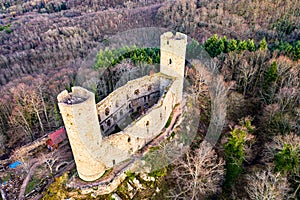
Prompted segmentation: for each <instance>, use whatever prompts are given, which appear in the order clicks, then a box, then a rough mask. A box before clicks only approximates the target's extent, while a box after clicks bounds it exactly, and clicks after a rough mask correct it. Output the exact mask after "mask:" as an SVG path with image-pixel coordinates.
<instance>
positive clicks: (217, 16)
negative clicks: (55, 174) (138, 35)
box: [0, 0, 300, 200]
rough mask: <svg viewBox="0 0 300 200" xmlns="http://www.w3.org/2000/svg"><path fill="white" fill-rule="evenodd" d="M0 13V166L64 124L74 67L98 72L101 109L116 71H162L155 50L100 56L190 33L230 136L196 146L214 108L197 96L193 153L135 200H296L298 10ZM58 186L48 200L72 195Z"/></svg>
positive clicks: (12, 6)
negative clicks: (130, 37)
mask: <svg viewBox="0 0 300 200" xmlns="http://www.w3.org/2000/svg"><path fill="white" fill-rule="evenodd" d="M0 12H1V14H0V88H1V89H0V94H1V98H0V158H1V159H5V158H8V157H9V156H10V155H11V154H12V153H13V152H14V151H15V149H18V148H20V147H21V146H23V145H25V144H28V143H31V142H33V141H34V140H36V139H37V138H39V137H41V136H43V135H45V134H46V133H48V132H50V131H53V130H56V129H57V128H58V127H60V126H62V125H63V123H62V119H61V116H60V113H59V109H58V106H57V100H56V96H57V94H58V93H60V92H61V91H62V90H64V89H67V90H70V88H71V87H72V86H74V85H78V84H79V83H78V78H76V77H78V73H82V71H80V69H82V67H85V68H86V69H87V70H86V71H84V73H88V74H89V73H91V74H92V73H95V72H98V71H101V72H103V73H102V74H103V77H99V81H98V83H97V85H96V86H95V87H94V88H93V90H94V92H95V94H96V98H97V101H99V100H101V99H103V98H104V97H105V96H107V95H108V94H109V93H110V92H112V91H113V89H114V85H115V84H116V83H117V82H118V80H119V79H120V77H121V76H122V69H126V70H127V69H129V68H135V67H136V66H137V65H139V63H147V64H158V63H159V59H160V55H159V49H158V48H137V47H136V46H130V47H129V46H125V47H122V48H118V49H107V48H106V46H107V45H108V43H109V40H108V39H107V38H109V37H110V36H113V35H115V34H117V33H119V32H123V31H127V30H130V29H135V28H143V27H161V28H166V29H168V30H170V31H179V32H182V33H185V34H187V35H188V36H189V37H190V38H192V39H193V40H192V41H190V42H189V44H188V51H193V46H197V47H199V48H201V49H203V50H205V51H206V52H207V53H208V55H209V56H210V57H211V59H212V60H213V62H214V63H216V67H217V71H218V73H219V74H220V75H221V76H222V81H223V82H224V85H226V86H228V92H227V94H226V97H227V99H228V102H227V111H226V113H224V114H225V115H226V126H225V127H223V130H222V132H221V133H220V135H221V137H220V138H219V140H218V142H217V144H216V145H215V146H211V145H210V144H209V143H208V142H206V141H205V140H204V138H205V135H204V134H205V132H206V130H207V129H208V126H209V120H210V117H211V114H212V113H211V110H210V109H209V108H211V106H212V105H211V99H210V96H209V94H204V93H203V94H202V95H203V96H200V97H199V102H198V106H199V108H198V109H199V110H200V111H199V113H200V114H199V118H200V124H199V126H198V127H196V128H198V129H199V130H198V132H197V134H198V136H197V137H196V138H195V140H194V141H193V143H192V145H191V147H190V148H189V149H188V150H187V151H186V152H185V153H184V154H183V155H182V157H180V158H178V159H177V160H176V161H175V162H174V163H172V164H171V165H170V166H168V167H165V168H163V169H161V170H159V171H157V172H156V173H154V174H151V175H152V176H154V177H155V180H156V182H155V184H154V185H155V187H156V186H157V187H158V188H159V191H158V192H157V191H156V190H155V189H149V191H152V190H153V191H152V192H146V191H145V190H141V191H139V192H138V193H137V194H136V196H135V197H134V199H143V198H144V199H150V197H152V196H153V194H154V193H155V194H156V195H155V197H153V198H154V199H224V200H225V199H266V200H267V199H270V200H271V199H300V165H299V162H300V161H299V159H300V135H299V134H300V1H299V0H294V1H291V0H285V1H283V0H261V1H258V0H247V1H246V0H228V1H219V0H203V1H200V0H176V1H163V0H134V1H129V0H123V1H120V0H104V1H100V0H88V1H83V0H69V1H66V0H47V1H46V0H26V1H20V0H9V1H6V0H1V1H0ZM124 52H126V53H124ZM186 65H187V66H186V69H189V70H188V71H187V73H186V74H187V76H188V78H190V79H194V80H197V79H198V78H199V76H200V75H199V74H197V72H196V71H195V70H194V68H193V66H192V63H186ZM204 87H205V86H204ZM197 112H198V111H197ZM197 112H196V113H197ZM134 176H136V177H138V176H139V175H137V174H134V173H129V174H128V180H131V178H132V177H134ZM64 178H65V177H64V176H61V177H59V178H57V179H56V181H55V182H54V183H53V184H52V185H51V186H50V187H49V188H48V190H47V192H46V193H45V199H51V198H52V199H61V198H67V197H68V198H69V197H70V196H68V195H69V194H67V192H66V191H64V189H65V188H64V186H62V184H61V182H64V181H65V180H64ZM150 188H151V187H150ZM124 190H126V187H125V189H124V188H123V189H122V185H121V189H120V188H119V190H118V191H117V193H118V194H119V196H121V197H122V198H123V199H130V197H129V196H127V194H126V191H124ZM57 191H61V193H60V194H61V195H63V196H61V197H57V198H54V197H53V195H52V196H51V194H54V193H56V192H57ZM63 191H64V192H63ZM47 195H48V196H47ZM109 198H110V197H109V196H103V199H109ZM87 199H88V197H87Z"/></svg>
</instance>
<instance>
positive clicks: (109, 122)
mask: <svg viewBox="0 0 300 200" xmlns="http://www.w3.org/2000/svg"><path fill="white" fill-rule="evenodd" d="M106 124H107V126H108V127H110V125H111V121H110V119H109V120H107V122H106Z"/></svg>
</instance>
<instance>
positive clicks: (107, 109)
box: [105, 108, 109, 116]
mask: <svg viewBox="0 0 300 200" xmlns="http://www.w3.org/2000/svg"><path fill="white" fill-rule="evenodd" d="M105 115H106V116H107V115H109V108H105Z"/></svg>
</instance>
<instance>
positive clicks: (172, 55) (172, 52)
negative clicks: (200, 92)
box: [160, 32, 187, 103]
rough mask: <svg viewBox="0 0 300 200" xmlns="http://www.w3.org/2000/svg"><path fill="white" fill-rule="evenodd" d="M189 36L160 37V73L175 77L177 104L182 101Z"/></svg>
mask: <svg viewBox="0 0 300 200" xmlns="http://www.w3.org/2000/svg"><path fill="white" fill-rule="evenodd" d="M186 45H187V36H186V35H185V34H183V33H179V32H177V33H176V34H175V35H173V33H171V32H166V33H164V34H163V35H161V36H160V72H161V73H163V74H166V75H168V76H172V77H175V78H176V80H175V82H176V83H175V84H176V88H175V91H174V93H175V95H176V98H177V103H179V102H181V101H182V94H183V81H184V65H185V53H186Z"/></svg>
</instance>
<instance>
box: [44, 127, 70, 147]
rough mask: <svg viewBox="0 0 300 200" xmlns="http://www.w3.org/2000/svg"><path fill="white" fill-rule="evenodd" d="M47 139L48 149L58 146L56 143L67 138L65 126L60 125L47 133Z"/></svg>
mask: <svg viewBox="0 0 300 200" xmlns="http://www.w3.org/2000/svg"><path fill="white" fill-rule="evenodd" d="M48 137H49V139H48V140H47V141H46V144H47V147H48V149H49V150H51V151H53V150H54V149H56V148H57V147H58V144H59V143H61V142H63V141H64V140H65V139H67V133H66V129H65V127H61V128H59V129H57V130H56V131H54V132H52V133H50V134H49V135H48Z"/></svg>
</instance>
